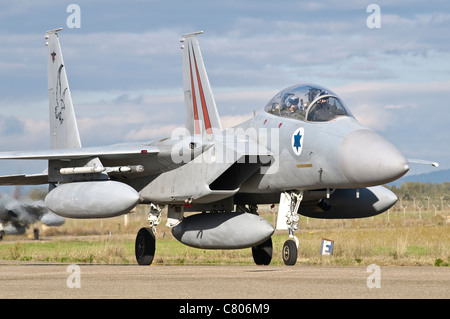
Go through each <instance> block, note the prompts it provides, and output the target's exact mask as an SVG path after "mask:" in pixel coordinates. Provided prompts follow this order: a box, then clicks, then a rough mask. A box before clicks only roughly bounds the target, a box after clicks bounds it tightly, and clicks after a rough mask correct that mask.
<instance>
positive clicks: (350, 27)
mask: <svg viewBox="0 0 450 319" xmlns="http://www.w3.org/2000/svg"><path fill="white" fill-rule="evenodd" d="M374 2H375V1H374V0H370V1H356V0H355V1H351V0H348V1H332V0H326V1H321V2H315V1H167V0H166V1H146V0H140V1H75V0H72V1H58V2H57V4H55V1H50V0H41V1H32V0H27V1H0V41H1V42H0V43H1V45H0V84H1V85H0V136H2V138H1V139H0V150H2V151H3V150H4V151H7V150H21V149H46V148H48V147H49V137H48V96H47V74H46V72H47V71H46V47H45V45H44V43H45V40H44V35H45V31H46V30H49V29H54V28H57V27H64V30H63V31H62V32H60V41H61V44H62V49H63V54H64V60H65V64H66V69H67V73H68V77H69V83H70V87H71V91H72V97H73V101H74V104H75V108H76V114H77V117H78V122H79V123H78V124H79V129H80V135H81V139H82V143H83V145H84V146H95V145H106V144H113V143H119V142H126V141H137V140H151V139H155V138H160V137H164V136H169V135H170V132H171V130H172V129H174V128H175V127H179V126H182V125H184V106H183V94H182V71H181V50H180V48H179V47H180V43H179V42H178V40H179V38H180V37H181V34H183V33H187V32H192V31H198V30H204V31H205V34H204V35H201V36H199V41H200V45H201V48H202V52H203V57H204V59H205V64H206V67H207V70H208V74H209V78H210V82H211V86H212V88H213V91H214V93H215V98H216V102H217V105H218V108H219V113H220V115H221V117H222V121H223V122H224V125H225V126H231V125H233V124H238V123H239V122H240V121H242V120H245V119H247V118H249V117H250V116H251V114H252V112H253V110H260V109H262V108H263V107H264V105H265V103H266V102H267V101H268V100H269V99H270V98H271V97H272V96H273V95H274V94H275V93H277V92H278V91H280V90H281V89H283V88H284V87H287V86H290V85H293V84H296V83H301V82H312V83H317V84H320V85H323V86H325V87H328V88H330V89H331V90H333V91H334V92H336V93H337V94H338V95H340V96H341V97H342V98H343V99H344V100H345V101H346V103H347V105H348V106H349V107H350V109H351V111H352V113H353V114H354V115H355V116H356V118H357V119H358V120H359V121H360V122H362V123H363V124H366V125H367V126H369V127H371V128H373V129H375V130H376V131H377V132H379V133H380V134H381V135H383V136H385V137H386V138H388V139H389V140H390V141H392V142H393V143H394V144H395V145H397V146H398V147H399V148H400V150H401V151H402V152H403V153H404V154H405V155H406V156H407V157H409V158H422V159H430V160H434V161H438V162H439V163H440V164H441V166H440V168H439V169H450V147H449V146H450V143H449V135H450V134H449V133H450V129H449V123H450V36H449V34H450V32H449V31H450V3H449V2H448V1H396V2H395V4H393V3H391V2H388V1H377V2H375V3H376V4H378V5H379V7H380V9H381V28H373V29H370V28H368V27H367V24H366V20H367V18H368V17H369V15H370V14H371V13H368V12H366V8H367V6H368V5H369V4H370V3H374ZM71 3H74V4H77V5H79V7H80V9H81V15H80V18H81V20H80V21H81V28H73V29H71V28H68V26H67V24H66V20H67V18H68V17H69V15H70V14H71V13H68V12H66V9H67V6H68V5H69V4H71ZM44 168H45V163H42V162H38V163H30V162H19V163H18V162H10V161H6V162H2V166H1V167H0V174H14V173H19V172H40V171H42V170H43V169H44ZM430 169H431V168H428V167H422V166H417V165H413V166H412V168H411V172H410V174H415V173H421V172H425V171H428V170H430Z"/></svg>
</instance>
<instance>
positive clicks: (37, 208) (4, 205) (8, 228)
mask: <svg viewBox="0 0 450 319" xmlns="http://www.w3.org/2000/svg"><path fill="white" fill-rule="evenodd" d="M37 222H41V223H42V224H44V225H47V226H61V225H62V224H64V222H65V218H64V217H61V216H58V215H56V214H54V213H53V212H51V211H50V210H49V209H48V208H47V206H45V204H44V202H43V201H42V200H39V201H32V200H24V199H20V198H18V196H10V195H6V194H0V240H1V239H3V236H4V235H5V234H9V235H19V234H23V233H25V231H26V230H27V228H28V227H30V226H31V225H33V224H35V223H37ZM34 237H35V239H37V238H38V237H39V229H38V228H37V227H36V228H34Z"/></svg>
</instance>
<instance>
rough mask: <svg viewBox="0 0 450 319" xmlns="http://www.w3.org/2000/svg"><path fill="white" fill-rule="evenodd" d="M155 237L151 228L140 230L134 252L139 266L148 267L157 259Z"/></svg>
mask: <svg viewBox="0 0 450 319" xmlns="http://www.w3.org/2000/svg"><path fill="white" fill-rule="evenodd" d="M155 242H156V240H155V235H154V234H153V231H152V230H151V229H150V228H147V227H144V228H141V229H140V230H139V232H138V233H137V236H136V242H135V245H134V252H135V255H136V261H137V263H138V264H139V265H142V266H148V265H150V264H151V263H152V262H153V258H154V257H155Z"/></svg>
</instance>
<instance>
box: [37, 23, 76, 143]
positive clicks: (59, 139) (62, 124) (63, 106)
mask: <svg viewBox="0 0 450 319" xmlns="http://www.w3.org/2000/svg"><path fill="white" fill-rule="evenodd" d="M61 30H62V28H60V29H55V30H50V31H47V33H46V35H45V39H46V40H47V42H46V46H47V73H48V98H49V107H50V146H51V148H52V149H61V148H79V147H81V141H80V135H79V133H78V126H77V122H76V118H75V112H74V110H73V104H72V97H71V95H70V89H69V82H68V81H67V75H66V67H65V65H64V61H63V57H62V53H61V45H60V44H59V39H58V31H61Z"/></svg>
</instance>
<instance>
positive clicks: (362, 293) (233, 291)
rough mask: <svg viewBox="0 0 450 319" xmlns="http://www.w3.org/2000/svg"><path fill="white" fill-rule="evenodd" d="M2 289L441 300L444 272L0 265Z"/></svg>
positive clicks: (8, 294)
mask: <svg viewBox="0 0 450 319" xmlns="http://www.w3.org/2000/svg"><path fill="white" fill-rule="evenodd" d="M0 288H1V289H0V298H1V299H16V298H27V299H30V298H33V299H34V298H37V299H41V298H42V299H49V298H50V299H53V298H58V299H61V298H62V299H65V298H70V299H80V298H83V299H111V298H113V299H115V298H121V299H123V298H127V299H128V298H133V299H136V298H137V299H143V298H145V299H147V298H150V299H303V298H318V299H335V298H351V299H353V298H357V299H378V298H420V299H423V298H437V299H447V298H449V296H450V268H448V267H389V266H386V267H380V268H379V269H378V271H375V270H373V269H367V268H366V267H364V266H360V267H322V266H303V265H296V266H293V267H287V266H268V267H259V266H149V267H142V266H137V265H129V266H123V265H79V266H78V265H75V266H72V265H67V264H29V263H18V264H16V263H8V262H0Z"/></svg>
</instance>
